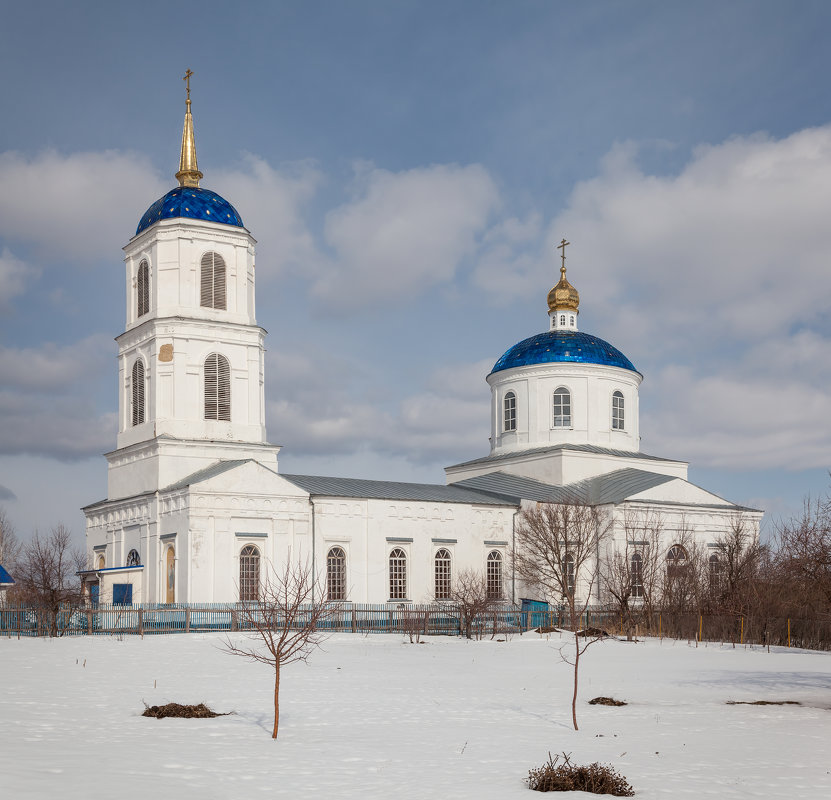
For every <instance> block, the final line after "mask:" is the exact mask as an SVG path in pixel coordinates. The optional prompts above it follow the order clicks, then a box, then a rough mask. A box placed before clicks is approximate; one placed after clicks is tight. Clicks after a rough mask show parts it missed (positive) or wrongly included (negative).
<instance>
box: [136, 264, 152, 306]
mask: <svg viewBox="0 0 831 800" xmlns="http://www.w3.org/2000/svg"><path fill="white" fill-rule="evenodd" d="M149 311H150V267H149V266H148V264H147V262H146V261H142V262H141V264H139V268H138V274H137V275H136V316H137V317H143V316H144V315H145V314H147V313H148V312H149Z"/></svg>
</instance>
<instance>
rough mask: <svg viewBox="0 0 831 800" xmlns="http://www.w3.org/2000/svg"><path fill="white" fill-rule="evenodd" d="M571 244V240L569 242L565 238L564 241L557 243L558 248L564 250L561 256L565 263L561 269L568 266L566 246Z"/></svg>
mask: <svg viewBox="0 0 831 800" xmlns="http://www.w3.org/2000/svg"><path fill="white" fill-rule="evenodd" d="M570 244H571V242H567V241H566V240H565V239H563V240H562V241H561V242H560V243H559V244H558V245H557V249H558V250H562V251H563V252H562V255H561V256H560V258H562V260H563V264H562V266H561V267H560V269H561V270H565V268H566V247H567V246H568V245H570Z"/></svg>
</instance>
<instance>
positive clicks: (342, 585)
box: [326, 547, 346, 600]
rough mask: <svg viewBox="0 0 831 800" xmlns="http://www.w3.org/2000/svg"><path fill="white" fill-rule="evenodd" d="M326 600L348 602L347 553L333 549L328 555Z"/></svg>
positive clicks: (338, 548) (339, 548) (341, 549)
mask: <svg viewBox="0 0 831 800" xmlns="http://www.w3.org/2000/svg"><path fill="white" fill-rule="evenodd" d="M326 599H327V600H346V553H344V552H343V548H342V547H332V548H331V549H330V550H329V552H328V553H327V555H326Z"/></svg>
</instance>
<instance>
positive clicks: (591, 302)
mask: <svg viewBox="0 0 831 800" xmlns="http://www.w3.org/2000/svg"><path fill="white" fill-rule="evenodd" d="M829 207H831V126H826V127H823V128H813V129H809V130H804V131H800V132H798V133H795V134H793V135H792V136H789V137H787V138H785V139H781V140H776V139H772V138H770V137H767V136H762V135H756V136H751V137H737V138H734V139H731V140H729V141H727V142H725V143H723V144H720V145H715V146H706V147H701V148H699V149H698V150H696V151H695V153H694V154H693V157H692V159H691V160H690V162H689V163H688V164H687V165H686V167H685V168H684V169H683V170H682V171H681V172H680V173H679V174H678V175H674V176H669V177H662V176H654V175H647V174H644V173H643V172H642V171H641V170H640V169H639V168H638V166H637V164H636V150H635V148H634V147H633V146H632V145H624V146H619V147H617V148H615V149H614V150H613V151H612V152H611V153H610V154H609V156H608V157H607V158H606V160H605V162H604V164H603V167H602V170H601V173H600V175H599V176H598V177H596V178H594V179H592V180H589V181H585V182H583V183H580V184H578V185H577V186H576V187H575V189H574V192H573V194H572V196H571V199H570V201H569V206H568V208H567V209H566V211H565V212H564V213H562V214H561V215H560V216H559V217H558V218H557V219H556V220H555V222H554V224H553V225H552V226H551V229H550V232H549V239H550V240H551V241H552V243H553V241H554V240H555V239H557V238H559V237H560V236H561V235H563V234H562V233H561V232H565V235H567V236H568V238H569V240H570V241H571V242H572V243H573V245H572V248H571V252H570V255H571V257H572V258H571V260H570V262H569V263H570V265H571V266H572V269H571V271H570V272H569V277H570V278H571V279H572V280H573V282H574V283H575V284H576V285H577V287H578V289H580V290H581V292H582V293H583V301H584V305H585V306H591V307H592V308H593V309H597V311H598V312H599V313H600V314H603V315H606V316H608V315H611V316H612V318H613V319H614V320H615V321H616V322H617V323H618V324H619V326H620V327H621V328H623V327H627V323H628V321H629V320H631V319H632V318H634V317H635V316H636V315H638V314H639V313H640V314H643V315H644V317H645V318H646V322H647V324H646V325H644V326H643V327H642V329H641V334H640V338H641V340H642V341H645V342H654V341H655V334H656V333H660V336H661V337H662V338H663V339H664V340H665V341H667V340H668V341H669V342H670V343H672V344H675V343H677V342H678V341H682V340H684V339H688V337H689V334H688V331H687V330H686V329H687V328H688V327H689V326H692V325H700V326H701V327H702V330H705V329H706V330H709V331H710V332H713V333H716V334H717V335H719V336H722V335H724V336H729V337H730V339H731V340H733V341H752V340H754V339H755V338H756V337H758V336H767V335H768V334H769V333H770V331H771V330H773V329H776V330H777V331H781V330H783V329H787V327H788V326H790V325H794V324H796V323H802V322H811V321H814V320H816V319H817V317H818V316H819V315H821V314H824V313H825V312H826V308H827V302H826V298H827V296H828V293H829V291H831V270H829V269H828V254H829V253H831V226H829V225H828V224H827V221H826V217H827V213H828V208H829ZM673 323H675V325H673ZM676 325H677V327H676ZM613 328H614V326H613Z"/></svg>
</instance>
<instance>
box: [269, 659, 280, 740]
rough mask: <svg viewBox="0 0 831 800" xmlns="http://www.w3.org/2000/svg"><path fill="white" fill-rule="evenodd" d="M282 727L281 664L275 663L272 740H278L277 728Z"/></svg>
mask: <svg viewBox="0 0 831 800" xmlns="http://www.w3.org/2000/svg"><path fill="white" fill-rule="evenodd" d="M279 725H280V662H279V661H275V662H274V730H273V731H272V732H271V738H272V739H276V738H277V728H278V727H279Z"/></svg>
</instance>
